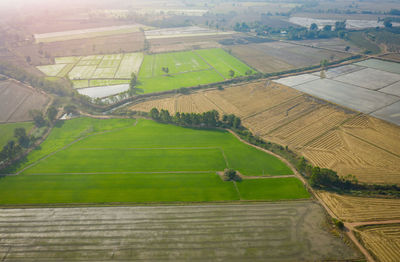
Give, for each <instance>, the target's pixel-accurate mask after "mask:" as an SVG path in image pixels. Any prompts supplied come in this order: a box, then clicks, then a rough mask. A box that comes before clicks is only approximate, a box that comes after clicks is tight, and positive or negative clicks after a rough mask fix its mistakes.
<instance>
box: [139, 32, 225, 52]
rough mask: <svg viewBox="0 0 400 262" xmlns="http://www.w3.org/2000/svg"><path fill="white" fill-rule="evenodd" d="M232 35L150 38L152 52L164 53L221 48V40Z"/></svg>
mask: <svg viewBox="0 0 400 262" xmlns="http://www.w3.org/2000/svg"><path fill="white" fill-rule="evenodd" d="M232 37H233V36H232V35H209V36H192V37H176V38H159V39H149V40H147V41H148V43H149V47H150V49H149V51H150V53H163V52H174V51H184V50H193V49H204V48H219V47H221V44H219V41H221V40H223V39H227V38H232Z"/></svg>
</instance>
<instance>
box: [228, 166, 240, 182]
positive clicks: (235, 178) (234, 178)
mask: <svg viewBox="0 0 400 262" xmlns="http://www.w3.org/2000/svg"><path fill="white" fill-rule="evenodd" d="M224 176H225V178H226V180H228V181H240V180H242V179H241V177H240V176H239V175H238V174H237V172H236V170H234V169H231V168H227V169H225V170H224Z"/></svg>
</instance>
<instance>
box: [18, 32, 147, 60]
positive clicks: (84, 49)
mask: <svg viewBox="0 0 400 262" xmlns="http://www.w3.org/2000/svg"><path fill="white" fill-rule="evenodd" d="M143 48H144V35H143V33H142V32H137V33H132V34H121V35H113V36H106V37H96V38H89V39H75V40H67V41H61V42H52V43H43V44H41V45H38V44H31V45H25V46H21V47H15V48H13V51H14V52H15V53H16V54H18V55H20V56H22V57H25V56H28V55H30V56H31V58H32V64H34V65H40V64H50V63H51V62H49V61H48V60H47V59H45V57H44V56H43V57H41V56H40V55H32V54H39V50H40V49H42V50H43V51H44V52H46V53H48V54H50V55H51V56H53V57H58V56H76V55H94V54H110V53H123V52H125V53H129V52H136V51H139V50H143Z"/></svg>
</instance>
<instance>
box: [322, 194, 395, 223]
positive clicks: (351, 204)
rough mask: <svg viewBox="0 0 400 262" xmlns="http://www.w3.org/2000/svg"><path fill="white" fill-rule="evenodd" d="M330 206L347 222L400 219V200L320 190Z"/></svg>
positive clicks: (323, 199)
mask: <svg viewBox="0 0 400 262" xmlns="http://www.w3.org/2000/svg"><path fill="white" fill-rule="evenodd" d="M318 196H319V197H320V198H321V200H322V201H324V203H325V204H326V205H327V206H328V208H329V209H330V210H331V211H332V212H333V213H334V214H335V215H336V216H337V217H339V218H340V219H341V220H343V221H346V222H368V221H385V220H395V219H400V200H399V199H386V198H372V197H371V198H369V197H354V196H346V195H338V194H334V193H329V192H325V191H319V192H318Z"/></svg>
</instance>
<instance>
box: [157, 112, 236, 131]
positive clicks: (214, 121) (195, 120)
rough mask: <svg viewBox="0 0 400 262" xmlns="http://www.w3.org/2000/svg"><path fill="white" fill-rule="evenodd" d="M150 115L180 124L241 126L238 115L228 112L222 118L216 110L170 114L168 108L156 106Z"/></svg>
mask: <svg viewBox="0 0 400 262" xmlns="http://www.w3.org/2000/svg"><path fill="white" fill-rule="evenodd" d="M150 117H151V118H152V119H153V120H156V121H159V122H163V123H173V124H176V125H180V126H192V127H208V128H215V127H224V128H235V129H238V128H241V120H240V118H239V117H237V116H235V115H233V114H230V115H223V116H222V119H220V115H219V113H218V111H216V110H211V111H207V112H204V113H201V114H197V113H180V112H176V114H175V115H173V116H172V115H171V114H170V113H169V111H168V110H165V109H161V110H160V111H159V110H158V109H157V108H152V109H151V110H150Z"/></svg>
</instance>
